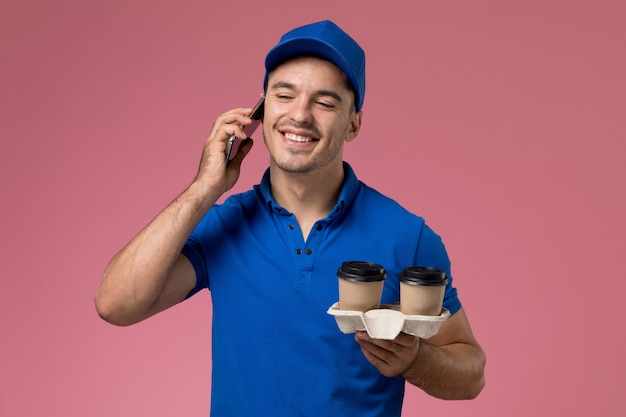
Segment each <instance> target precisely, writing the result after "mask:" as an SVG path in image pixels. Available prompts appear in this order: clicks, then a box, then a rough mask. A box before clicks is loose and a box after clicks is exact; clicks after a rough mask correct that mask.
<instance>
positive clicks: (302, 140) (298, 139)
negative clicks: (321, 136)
mask: <svg viewBox="0 0 626 417" xmlns="http://www.w3.org/2000/svg"><path fill="white" fill-rule="evenodd" d="M285 137H286V138H287V139H289V140H292V141H294V142H299V143H305V142H313V139H311V138H309V137H306V136H299V135H294V134H293V133H285Z"/></svg>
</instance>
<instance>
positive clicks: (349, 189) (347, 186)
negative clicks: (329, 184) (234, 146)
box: [254, 162, 360, 217]
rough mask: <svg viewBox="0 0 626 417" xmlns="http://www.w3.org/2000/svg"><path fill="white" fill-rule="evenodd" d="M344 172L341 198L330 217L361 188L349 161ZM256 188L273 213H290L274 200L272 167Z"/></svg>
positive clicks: (341, 208)
mask: <svg viewBox="0 0 626 417" xmlns="http://www.w3.org/2000/svg"><path fill="white" fill-rule="evenodd" d="M343 172H344V179H343V185H342V186H341V191H340V192H339V198H338V199H337V204H336V205H335V208H334V209H333V211H331V212H330V214H329V215H328V217H333V216H335V215H338V214H340V213H342V212H343V210H344V208H345V207H346V206H348V205H349V204H350V203H351V202H352V200H353V199H354V196H355V195H356V193H357V191H358V189H359V184H360V182H359V180H358V178H357V177H356V174H355V173H354V170H353V169H352V167H351V166H350V164H348V163H347V162H344V163H343ZM254 188H255V189H256V191H257V194H259V195H260V197H261V198H263V200H264V201H265V203H266V204H267V207H268V208H269V209H270V211H272V212H273V213H279V214H280V213H281V212H282V213H284V214H289V213H288V212H287V210H285V209H284V208H283V207H281V206H279V205H278V204H277V203H276V200H274V196H273V195H272V187H271V184H270V169H269V168H268V169H267V170H266V171H265V173H264V174H263V178H262V180H261V184H259V185H256V186H255V187H254Z"/></svg>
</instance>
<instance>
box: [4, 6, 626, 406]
mask: <svg viewBox="0 0 626 417" xmlns="http://www.w3.org/2000/svg"><path fill="white" fill-rule="evenodd" d="M241 3H244V4H245V3H246V2H240V3H237V2H228V1H222V2H217V1H214V2H209V1H193V0H182V1H176V2H174V1H169V2H168V1H154V0H151V1H148V0H135V1H128V0H124V1H121V0H114V1H104V2H103V1H98V2H96V1H79V0H59V1H54V2H53V1H43V0H40V1H35V0H2V1H1V2H0V132H1V142H0V181H1V187H0V190H1V194H0V201H1V203H0V211H1V215H0V230H1V233H0V245H1V246H0V248H1V252H0V253H1V256H2V262H0V279H1V281H0V296H1V298H2V301H1V302H0V329H1V333H0V351H1V354H0V415H1V416H3V417H16V416H40V415H56V416H65V417H72V416H81V417H84V416H90V417H97V416H148V415H149V416H174V415H176V416H189V417H190V416H207V415H208V409H209V401H210V398H209V388H210V369H211V364H210V356H209V351H210V342H211V341H210V321H209V317H210V315H211V307H210V299H209V294H208V293H206V292H205V293H203V294H201V295H198V296H196V297H194V298H193V299H192V300H190V301H189V302H187V303H184V304H183V305H180V306H177V307H176V308H174V309H172V310H170V311H168V312H166V313H164V314H162V315H160V316H158V317H155V318H153V319H151V320H149V321H146V322H144V323H141V324H139V325H136V326H134V327H130V328H116V327H113V326H110V325H107V324H106V323H104V322H102V321H101V320H100V319H99V318H98V317H97V315H96V313H95V310H94V308H93V295H94V292H95V291H96V288H97V287H98V284H99V281H100V278H101V275H102V272H103V269H104V267H105V265H106V263H107V261H108V260H109V259H110V257H111V256H112V255H113V254H114V252H115V251H117V250H118V249H119V248H120V247H121V246H122V245H123V244H124V243H126V242H127V241H128V239H130V238H131V237H132V235H133V234H134V233H136V232H137V231H138V230H139V229H140V228H141V227H142V226H144V225H145V224H146V223H147V222H148V221H149V220H150V219H151V218H152V217H153V216H154V215H156V213H157V212H158V211H159V210H160V209H161V208H162V207H164V206H165V205H166V204H167V203H168V202H169V201H170V200H171V199H173V198H174V197H175V196H176V195H177V194H178V193H179V192H180V191H181V190H182V189H183V188H184V187H185V186H186V185H187V184H188V183H189V181H190V180H191V179H192V177H193V176H194V174H195V169H196V166H197V163H198V160H199V157H200V151H201V147H202V143H203V141H204V138H205V137H206V135H207V134H208V132H209V130H210V127H211V125H212V123H213V120H214V118H215V117H216V116H217V115H218V114H220V113H221V112H223V111H225V110H227V109H229V108H232V107H235V106H244V105H245V106H247V105H250V104H251V103H252V102H253V101H254V100H255V98H256V97H257V96H258V94H259V92H260V90H261V79H262V76H263V67H262V60H263V57H264V55H265V52H266V51H267V50H268V49H269V48H270V47H271V46H272V45H274V43H275V42H276V41H277V40H278V37H279V36H280V34H282V33H283V32H284V31H285V30H287V29H289V28H291V27H293V26H296V25H299V24H303V23H308V22H311V21H315V20H321V19H324V18H331V19H333V20H335V21H336V22H337V23H339V24H340V25H342V26H343V27H344V28H345V29H346V30H347V31H348V32H350V33H351V34H353V35H354V36H355V37H356V38H357V39H358V40H359V41H360V42H361V44H362V45H363V47H364V48H365V50H366V51H367V57H368V65H369V66H368V90H367V95H366V100H365V107H364V111H365V116H364V117H365V119H364V126H363V129H362V131H361V134H360V136H359V138H358V139H357V140H356V141H355V142H353V143H351V144H349V145H348V146H347V151H346V159H347V160H349V161H350V162H351V163H352V164H353V166H354V167H355V168H356V169H357V172H359V173H360V176H361V178H362V179H363V180H364V181H365V182H367V183H369V184H370V185H372V186H374V187H376V188H378V189H379V190H381V191H383V192H385V193H386V194H388V195H390V196H392V197H394V198H395V199H397V200H398V201H399V202H401V203H402V204H404V205H405V206H406V207H408V208H409V209H411V210H412V211H415V212H417V213H419V214H421V215H423V216H425V217H426V218H427V220H428V221H429V223H430V224H431V225H432V226H433V227H434V228H435V229H436V230H437V231H438V232H439V233H440V234H442V235H443V237H444V241H445V242H446V244H447V246H448V249H449V252H450V254H451V257H452V259H453V268H454V272H455V274H454V275H455V278H456V283H457V286H458V288H459V290H460V293H461V296H462V300H463V301H464V303H465V307H466V310H467V311H468V314H469V316H470V319H471V321H472V324H473V328H474V331H475V333H476V336H477V337H478V339H479V340H480V342H481V343H482V344H483V346H484V348H485V350H486V351H487V354H488V366H487V386H486V388H485V390H484V392H483V393H482V395H481V396H480V397H479V398H478V399H476V400H475V401H472V402H444V401H439V400H436V399H432V398H429V397H428V396H426V395H425V394H423V393H422V392H421V391H419V390H417V389H414V388H409V389H408V393H407V400H406V406H405V413H404V414H405V415H406V416H408V415H417V414H419V415H444V416H446V415H463V416H481V417H484V416H514V417H515V416H540V415H541V416H545V415H559V416H561V415H568V416H589V415H604V416H621V415H624V414H625V413H626V406H625V405H624V402H623V398H622V397H623V389H624V387H623V377H624V374H625V371H626V361H625V359H624V351H626V340H625V339H626V336H625V335H624V318H626V317H625V315H624V312H623V309H622V302H621V301H622V298H623V296H624V293H626V280H625V279H624V278H625V274H624V269H623V266H622V264H621V261H622V260H623V259H624V252H625V249H626V245H625V244H624V241H625V233H626V221H625V220H624V213H625V212H626V199H625V193H624V189H625V187H624V183H625V179H626V175H625V174H626V172H625V168H624V143H625V141H626V122H625V119H626V117H625V108H626V98H625V97H626V81H625V76H624V74H626V54H625V49H624V45H626V26H625V25H624V15H625V13H626V7H625V6H624V5H623V4H624V3H623V2H621V1H619V0H615V1H586V2H581V1H571V0H570V1H566V0H563V1H556V0H543V1H497V0H491V1H408V0H407V1H391V0H388V1H377V2H372V1H354V2H348V1H345V2H341V1H337V0H320V1H316V2H297V4H296V3H294V2H293V1H284V0H268V1H265V2H258V1H257V2H251V1H249V2H247V3H249V4H250V6H249V7H246V6H245V5H244V4H241ZM257 145H261V142H260V141H259V142H258V143H257ZM262 148H263V146H257V147H256V149H255V150H254V155H252V157H251V158H249V160H248V161H247V162H248V163H247V164H246V167H245V172H244V174H243V176H242V178H241V181H240V183H239V184H238V186H237V188H236V190H235V191H241V190H244V189H247V188H249V187H250V186H251V185H252V184H254V183H256V182H257V181H258V180H259V178H260V175H261V173H262V171H263V169H264V168H265V166H266V164H267V154H266V152H265V150H264V149H262ZM198 316H200V318H198ZM242 377H245V376H242Z"/></svg>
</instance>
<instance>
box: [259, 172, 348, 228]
mask: <svg viewBox="0 0 626 417" xmlns="http://www.w3.org/2000/svg"><path fill="white" fill-rule="evenodd" d="M343 179H344V172H343V164H341V165H339V166H338V167H337V168H334V169H333V170H324V171H323V172H319V173H315V174H306V173H305V174H300V173H290V172H285V171H283V170H281V169H278V168H276V167H274V169H272V168H270V180H271V184H272V195H273V196H274V199H275V200H276V202H277V203H278V204H279V205H281V206H282V207H284V208H285V209H287V210H289V211H290V212H291V213H293V214H294V215H295V216H296V219H297V220H298V224H299V225H300V229H301V230H302V234H303V236H304V238H305V239H306V237H307V236H308V232H309V231H310V229H311V227H313V224H314V223H315V222H316V221H317V220H319V219H322V218H324V217H326V216H327V215H328V213H330V211H331V210H332V209H333V207H335V204H337V198H338V197H339V192H340V191H341V186H342V184H343Z"/></svg>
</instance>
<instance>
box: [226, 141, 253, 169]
mask: <svg viewBox="0 0 626 417" xmlns="http://www.w3.org/2000/svg"><path fill="white" fill-rule="evenodd" d="M252 145H254V141H253V140H252V139H251V138H247V139H245V140H244V141H243V142H241V145H239V149H237V153H236V154H235V157H234V158H233V159H231V161H230V162H229V163H228V168H229V169H230V168H231V167H235V168H236V169H239V168H240V167H241V162H242V161H243V160H244V158H245V157H246V155H248V153H249V152H250V149H252Z"/></svg>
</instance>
